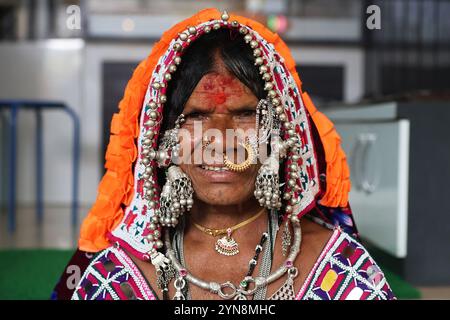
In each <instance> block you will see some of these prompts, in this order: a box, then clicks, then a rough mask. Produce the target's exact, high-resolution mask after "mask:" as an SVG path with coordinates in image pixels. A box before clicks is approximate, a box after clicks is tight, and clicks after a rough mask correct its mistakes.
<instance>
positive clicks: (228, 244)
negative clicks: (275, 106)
mask: <svg viewBox="0 0 450 320" xmlns="http://www.w3.org/2000/svg"><path fill="white" fill-rule="evenodd" d="M263 213H264V209H263V210H261V211H260V212H258V213H257V214H255V215H254V216H253V217H250V218H249V219H247V220H244V221H242V222H240V223H238V224H236V225H234V226H232V227H229V228H224V229H213V228H206V227H204V226H201V225H199V224H198V223H196V222H193V224H194V226H195V227H196V228H197V229H199V230H200V231H202V232H203V233H206V234H208V235H210V236H213V237H214V238H215V237H217V236H220V235H225V236H223V237H222V238H219V239H218V240H217V241H216V245H215V249H216V251H217V252H218V253H220V254H222V255H225V256H234V255H236V254H238V253H239V244H238V243H237V242H236V240H234V238H233V237H232V236H231V233H232V232H233V231H235V230H237V229H239V228H241V227H243V226H245V225H247V224H249V223H251V222H253V221H255V220H256V219H258V218H259V217H260V216H261V215H262V214H263Z"/></svg>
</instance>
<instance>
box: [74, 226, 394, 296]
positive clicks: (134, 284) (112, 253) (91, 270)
mask: <svg viewBox="0 0 450 320" xmlns="http://www.w3.org/2000/svg"><path fill="white" fill-rule="evenodd" d="M72 299H73V300H128V299H138V300H156V299H158V297H157V295H156V293H155V291H154V290H153V288H152V287H151V286H150V284H149V283H148V282H147V280H146V279H145V277H144V276H143V275H142V273H141V271H140V270H139V269H138V267H137V266H136V265H135V264H134V262H133V261H132V260H131V259H130V257H129V256H128V255H127V253H126V252H125V251H124V250H123V249H121V248H120V247H114V246H110V247H109V248H107V249H104V250H103V251H101V252H100V253H99V254H97V256H96V257H95V258H93V260H92V261H91V263H90V265H89V266H88V268H87V269H86V271H85V272H84V274H83V276H82V278H81V280H80V282H79V284H78V285H77V287H76V289H75V291H74V293H73V296H72ZM391 299H395V296H394V294H393V292H392V290H391V288H390V287H389V284H388V283H387V281H386V278H385V276H384V274H383V272H382V271H381V269H380V268H379V267H378V265H377V264H376V263H375V261H374V260H373V259H372V257H371V256H370V254H369V253H368V252H367V250H366V249H365V248H364V247H363V246H362V245H361V244H360V243H359V242H358V241H356V240H355V239H354V238H352V237H351V236H350V235H348V234H347V233H345V232H343V231H341V229H340V228H336V229H335V230H334V232H333V234H332V236H331V237H330V239H329V240H328V242H327V244H326V245H325V246H324V248H323V250H322V252H321V254H320V255H319V257H318V259H317V261H316V262H315V264H314V266H313V268H312V269H311V271H310V272H309V275H308V276H307V278H306V281H305V283H304V284H303V285H302V287H301V289H300V290H299V292H298V293H297V294H296V300H391Z"/></svg>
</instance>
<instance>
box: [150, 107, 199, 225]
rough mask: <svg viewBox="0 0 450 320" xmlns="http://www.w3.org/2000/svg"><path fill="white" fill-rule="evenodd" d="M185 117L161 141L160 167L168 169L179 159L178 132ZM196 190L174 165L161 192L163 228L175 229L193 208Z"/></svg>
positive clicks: (178, 120) (160, 210)
mask: <svg viewBox="0 0 450 320" xmlns="http://www.w3.org/2000/svg"><path fill="white" fill-rule="evenodd" d="M184 121H185V120H184V115H183V114H181V115H180V116H178V118H177V120H176V121H175V127H174V128H173V129H170V130H167V131H166V132H165V134H164V137H163V138H162V140H161V143H160V146H159V149H158V154H163V156H160V157H159V159H158V164H159V166H160V167H167V166H169V165H170V164H171V163H173V162H174V161H173V159H174V157H178V152H179V148H180V145H179V140H178V130H179V129H180V127H181V125H182V124H183V122H184ZM193 194H194V189H193V188H192V182H191V179H189V177H188V175H187V174H185V173H184V172H183V171H182V170H181V168H180V167H179V166H177V165H172V166H170V167H169V169H168V170H167V172H166V183H165V184H164V186H163V188H162V191H161V198H160V201H161V204H160V207H159V209H158V211H157V215H158V220H159V223H160V224H161V225H162V226H168V227H175V226H176V225H177V224H178V219H179V217H180V216H181V215H183V213H184V212H185V211H189V210H190V209H191V208H192V204H193V203H194V200H193Z"/></svg>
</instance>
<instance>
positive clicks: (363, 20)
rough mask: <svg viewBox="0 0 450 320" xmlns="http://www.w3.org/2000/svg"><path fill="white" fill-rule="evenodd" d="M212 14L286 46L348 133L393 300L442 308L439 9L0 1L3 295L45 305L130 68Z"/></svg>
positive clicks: (448, 74)
mask: <svg viewBox="0 0 450 320" xmlns="http://www.w3.org/2000/svg"><path fill="white" fill-rule="evenodd" d="M208 7H216V8H218V9H219V10H224V9H226V10H227V11H228V12H234V13H239V14H242V15H245V16H249V17H252V18H254V19H256V20H258V21H260V22H261V23H263V24H265V25H267V26H268V27H269V28H271V29H272V30H273V31H275V32H277V33H278V34H280V35H281V37H282V38H283V39H284V40H285V41H286V42H287V44H288V46H289V47H290V49H291V52H292V55H293V57H294V59H295V60H296V62H297V68H298V71H299V74H300V77H301V79H302V81H303V89H304V90H305V91H307V92H308V93H309V94H310V95H311V97H312V98H313V101H314V102H315V104H316V106H317V107H318V108H319V109H320V110H321V111H323V112H324V113H325V114H327V115H328V116H329V117H330V118H331V119H332V120H333V121H334V122H335V125H336V127H337V129H338V132H339V133H340V134H341V136H342V138H343V145H344V149H345V151H346V153H347V156H348V160H349V163H350V166H351V170H352V184H353V185H352V191H351V196H350V203H351V205H352V208H353V211H354V215H355V219H356V223H357V226H358V227H359V231H360V233H361V236H362V238H363V240H364V244H365V245H366V246H367V248H368V249H369V251H370V253H371V254H372V255H373V256H374V258H375V259H376V260H377V262H379V264H380V265H381V266H382V269H383V270H384V272H385V273H386V275H387V276H388V280H389V281H390V283H391V285H392V287H393V290H394V293H396V294H397V296H398V297H399V298H403V299H450V268H448V265H449V264H450V249H449V244H450V222H449V220H448V214H449V213H450V205H449V204H448V201H446V200H447V199H448V198H447V197H448V196H449V195H450V186H449V185H448V181H450V167H449V163H450V143H449V142H448V140H449V138H450V125H449V124H448V122H449V120H450V54H449V51H450V32H449V31H450V20H449V19H448V17H449V16H450V1H447V0H391V1H387V0H384V1H380V0H378V1H376V0H374V1H362V0H336V1H326V0H297V1H295V0H271V1H269V0H267V1H264V0H244V1H242V0H240V1H206V0H195V1H194V0H183V1H182V0H154V1H149V0H148V1H146V0H120V1H119V0H101V1H100V0H84V1H83V0H80V1H72V0H67V1H63V0H39V1H34V0H17V1H12V0H0V299H47V298H49V296H50V293H51V290H52V288H53V286H54V285H55V284H56V282H57V280H58V277H59V276H60V274H61V272H62V271H63V268H64V266H65V264H66V263H67V262H68V260H69V258H70V256H71V254H72V253H73V250H74V248H75V246H76V239H77V236H78V231H79V224H80V222H81V221H82V219H83V217H84V216H85V215H86V214H87V212H88V210H89V208H90V206H91V205H92V204H93V202H94V200H95V197H96V189H97V185H98V183H99V181H100V179H101V177H102V175H103V173H104V168H103V164H104V153H105V150H106V146H107V143H108V138H109V126H110V121H111V117H112V114H113V113H114V112H117V110H118V103H119V101H120V99H121V97H122V95H123V91H124V88H125V85H126V83H127V81H128V79H129V78H130V76H131V74H132V72H133V69H134V68H135V67H136V66H137V64H138V62H139V61H141V60H142V59H144V58H145V57H146V56H147V55H148V54H149V53H150V51H151V48H152V45H153V44H154V43H155V42H156V41H158V39H159V37H160V36H161V35H162V33H163V32H164V31H165V30H166V29H168V28H170V27H171V26H172V25H173V24H175V23H177V22H179V21H180V20H182V19H185V18H187V17H189V16H190V15H192V14H194V13H195V12H197V11H199V10H201V9H204V8H208Z"/></svg>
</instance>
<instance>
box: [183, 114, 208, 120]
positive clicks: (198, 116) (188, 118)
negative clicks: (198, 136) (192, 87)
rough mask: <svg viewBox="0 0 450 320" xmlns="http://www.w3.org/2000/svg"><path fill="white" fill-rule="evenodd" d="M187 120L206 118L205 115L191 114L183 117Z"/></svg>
mask: <svg viewBox="0 0 450 320" xmlns="http://www.w3.org/2000/svg"><path fill="white" fill-rule="evenodd" d="M185 118H186V119H187V120H204V119H206V118H207V116H206V114H204V113H201V112H191V113H188V114H187V115H185Z"/></svg>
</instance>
